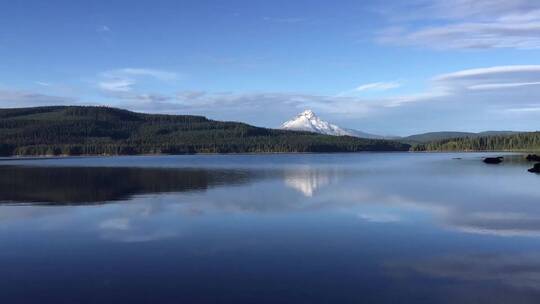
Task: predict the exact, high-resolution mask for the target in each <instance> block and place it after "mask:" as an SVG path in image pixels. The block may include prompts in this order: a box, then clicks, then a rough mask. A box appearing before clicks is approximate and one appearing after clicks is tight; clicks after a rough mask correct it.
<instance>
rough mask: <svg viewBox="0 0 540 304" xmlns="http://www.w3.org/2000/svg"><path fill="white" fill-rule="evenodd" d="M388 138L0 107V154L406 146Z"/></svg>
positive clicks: (88, 110)
mask: <svg viewBox="0 0 540 304" xmlns="http://www.w3.org/2000/svg"><path fill="white" fill-rule="evenodd" d="M409 148H410V146H409V145H407V144H403V143H398V142H393V141H386V140H368V139H359V138H354V137H348V136H339V137H337V136H327V135H320V134H315V133H309V132H294V131H284V130H274V129H266V128H258V127H254V126H250V125H247V124H244V123H238V122H220V121H214V120H209V119H207V118H205V117H202V116H189V115H156V114H142V113H135V112H130V111H127V110H121V109H116V108H107V107H81V106H54V107H36V108H18V109H0V155H2V156H10V155H123V154H154V153H167V154H185V153H244V152H356V151H406V150H409Z"/></svg>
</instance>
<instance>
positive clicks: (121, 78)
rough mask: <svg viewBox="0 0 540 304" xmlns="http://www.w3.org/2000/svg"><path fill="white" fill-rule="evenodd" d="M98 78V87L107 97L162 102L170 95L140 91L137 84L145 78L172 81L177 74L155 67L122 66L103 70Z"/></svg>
mask: <svg viewBox="0 0 540 304" xmlns="http://www.w3.org/2000/svg"><path fill="white" fill-rule="evenodd" d="M99 78H100V80H99V82H98V88H99V89H100V90H101V91H102V93H104V94H105V95H107V96H109V97H114V98H117V99H127V100H134V101H141V102H154V101H155V102H163V101H166V100H169V99H171V98H172V97H169V96H166V95H164V94H161V93H147V92H140V90H139V84H140V83H141V82H144V80H145V79H146V78H149V79H153V80H157V81H161V82H173V81H174V80H177V79H178V74H177V73H174V72H169V71H164V70H157V69H143V68H123V69H115V70H109V71H105V72H103V73H101V75H100V77H99Z"/></svg>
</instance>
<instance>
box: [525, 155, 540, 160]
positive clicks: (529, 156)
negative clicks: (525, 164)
mask: <svg viewBox="0 0 540 304" xmlns="http://www.w3.org/2000/svg"><path fill="white" fill-rule="evenodd" d="M526 159H527V160H528V161H535V162H540V156H538V155H536V154H529V155H527V157H526Z"/></svg>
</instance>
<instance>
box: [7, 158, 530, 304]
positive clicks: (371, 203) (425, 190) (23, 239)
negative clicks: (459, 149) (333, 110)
mask: <svg viewBox="0 0 540 304" xmlns="http://www.w3.org/2000/svg"><path fill="white" fill-rule="evenodd" d="M454 157H455V156H454V155H446V156H445V155H439V154H429V155H419V154H414V155H412V154H407V153H404V154H392V155H391V157H389V155H382V156H380V155H379V154H373V155H372V154H360V155H346V156H345V155H341V156H339V157H336V156H333V155H332V156H311V155H309V156H307V155H306V156H298V157H296V156H295V157H293V156H252V157H251V156H250V157H248V156H235V157H223V158H216V159H218V160H216V161H213V160H212V158H206V157H201V158H194V157H188V158H171V159H168V161H169V163H161V162H160V163H159V164H157V165H159V166H157V165H156V166H155V167H152V165H154V164H153V163H152V162H151V159H144V161H145V162H146V164H145V166H144V167H130V166H125V165H126V164H127V163H129V162H128V161H127V160H126V159H124V158H122V159H120V160H118V161H119V162H124V163H123V164H122V165H124V166H123V167H122V166H116V167H115V166H114V165H112V166H102V164H101V163H99V160H93V162H94V166H93V167H86V164H85V161H84V160H83V159H81V160H70V161H71V163H70V165H74V163H75V162H79V165H78V166H69V167H62V166H59V165H57V166H42V167H37V166H32V167H30V166H28V164H26V166H23V164H17V165H16V166H0V200H2V201H4V202H10V204H3V205H2V206H0V227H1V229H0V243H1V244H2V245H3V248H2V249H3V250H1V251H0V269H2V271H3V276H2V277H1V278H0V285H2V286H4V290H3V291H5V292H4V293H2V294H0V302H2V303H4V302H5V303H15V302H17V301H18V302H22V303H33V302H36V297H35V296H34V298H29V297H32V296H33V295H35V294H39V295H40V297H39V300H40V301H41V302H50V303H59V302H62V301H59V300H61V299H63V298H64V297H66V294H67V296H68V298H69V299H70V300H72V301H71V302H85V301H84V300H85V299H92V300H89V301H88V302H95V303H107V302H110V299H114V300H116V302H129V303H137V302H139V303H145V302H146V303H148V302H170V299H171V298H174V299H178V302H186V303H215V302H227V303H254V302H257V303H259V302H261V301H260V300H261V299H264V300H266V303H333V302H335V303H396V302H404V303H537V302H538V298H539V297H540V289H539V288H538V286H540V259H539V258H538V257H540V243H539V242H538V239H537V238H536V237H537V236H539V235H540V204H538V202H539V201H540V188H539V187H538V183H539V182H540V176H538V175H531V174H528V173H527V172H526V169H527V167H528V164H527V163H522V162H520V161H516V162H513V161H508V162H507V163H506V164H502V165H501V166H486V165H484V164H483V163H482V162H481V157H479V156H478V157H477V156H474V155H473V156H468V155H459V157H460V158H462V159H460V160H453V159H452V158H454ZM253 158H255V159H256V161H255V160H254V159H253ZM186 159H187V160H186ZM188 160H189V161H188ZM107 161H109V162H113V163H114V162H115V161H116V160H115V159H107ZM176 161H178V162H184V163H181V164H179V165H178V164H177V165H175V164H174V163H175V162H176ZM58 162H61V160H59V161H58ZM194 162H199V165H198V166H197V167H196V168H195V167H193V163H194ZM204 162H207V164H205V165H201V163H204ZM216 163H217V165H216ZM246 163H247V164H248V165H245V164H246ZM136 164H137V163H136V162H133V165H136ZM169 164H171V165H170V168H165V167H167V166H168V165H169ZM257 164H260V165H259V166H258V165H257ZM190 166H191V167H190ZM124 202H129V203H124ZM18 203H21V204H18ZM104 203H107V204H104ZM96 204H100V206H95V205H96ZM51 205H54V207H51ZM74 205H75V206H74ZM35 269H39V271H35ZM66 284H67V285H66ZM68 285H69V287H70V288H67V289H66V288H65V286H68ZM40 288H42V289H40ZM29 290H30V292H29ZM149 294H152V295H153V296H155V298H153V299H149V298H147V297H146V296H147V295H149ZM208 295H210V296H208ZM396 299H397V300H396Z"/></svg>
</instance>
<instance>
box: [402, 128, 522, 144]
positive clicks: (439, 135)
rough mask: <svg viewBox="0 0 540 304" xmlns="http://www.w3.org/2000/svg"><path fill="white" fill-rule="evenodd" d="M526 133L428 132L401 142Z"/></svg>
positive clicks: (406, 138) (403, 139)
mask: <svg viewBox="0 0 540 304" xmlns="http://www.w3.org/2000/svg"><path fill="white" fill-rule="evenodd" d="M519 133H524V132H517V131H485V132H479V133H473V132H454V131H442V132H428V133H422V134H415V135H411V136H406V137H402V138H400V139H399V140H400V141H403V142H408V143H428V142H432V141H438V140H445V139H452V138H461V137H482V136H496V135H513V134H519Z"/></svg>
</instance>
